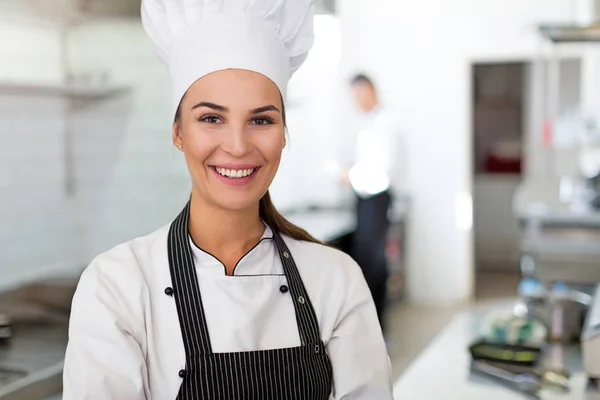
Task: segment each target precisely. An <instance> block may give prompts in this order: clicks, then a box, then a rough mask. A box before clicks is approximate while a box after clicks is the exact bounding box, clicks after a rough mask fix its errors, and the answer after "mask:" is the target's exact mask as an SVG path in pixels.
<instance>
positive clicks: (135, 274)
mask: <svg viewBox="0 0 600 400" xmlns="http://www.w3.org/2000/svg"><path fill="white" fill-rule="evenodd" d="M167 233H168V226H167V227H163V228H161V229H159V230H157V231H155V232H153V233H151V234H149V235H146V236H142V237H138V238H135V239H133V240H131V241H128V242H125V243H121V244H119V245H117V246H115V247H113V248H112V249H110V250H108V251H106V252H104V253H101V254H99V255H98V256H96V257H95V258H94V259H93V260H92V261H91V262H90V264H89V265H88V266H87V268H86V269H85V270H84V271H83V273H82V275H81V278H80V280H79V284H78V287H77V292H76V297H75V301H76V300H77V299H81V298H85V297H87V296H96V297H106V299H107V300H108V299H109V298H110V299H111V300H112V301H115V302H117V303H121V305H122V306H124V307H125V306H126V305H125V304H126V303H128V301H129V299H132V298H137V299H139V298H140V297H145V296H146V294H147V290H148V289H147V287H148V281H149V279H150V275H151V274H150V272H152V270H154V269H156V268H158V266H159V263H160V262H162V261H163V260H165V261H166V260H167V257H168V256H167ZM163 265H164V264H163ZM167 270H168V268H167Z"/></svg>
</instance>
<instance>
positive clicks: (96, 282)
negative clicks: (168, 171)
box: [64, 227, 393, 400]
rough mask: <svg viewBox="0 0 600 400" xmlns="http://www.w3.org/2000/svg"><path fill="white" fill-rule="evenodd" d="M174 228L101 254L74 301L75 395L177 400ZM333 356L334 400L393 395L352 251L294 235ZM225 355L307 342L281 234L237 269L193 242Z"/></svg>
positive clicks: (215, 338) (71, 371) (291, 243)
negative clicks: (170, 246)
mask: <svg viewBox="0 0 600 400" xmlns="http://www.w3.org/2000/svg"><path fill="white" fill-rule="evenodd" d="M167 234H168V227H164V228H162V229H160V230H159V231H157V232H155V233H153V234H151V235H149V236H146V237H141V238H138V239H135V240H133V241H131V242H128V243H125V244H122V245H119V246H117V247H116V248H114V249H112V250H110V251H108V252H107V253H104V254H102V255H100V256H98V257H97V258H96V259H94V261H93V262H92V263H91V264H90V266H89V267H88V268H87V269H86V270H85V272H84V273H83V275H82V277H81V280H80V282H79V285H78V287H77V291H76V293H75V296H74V299H73V307H72V312H71V322H70V327H69V344H68V347H67V353H66V359H65V369H64V400H75V399H76V400H84V399H102V400H108V399H118V400H125V399H127V400H134V399H135V400H137V399H148V400H149V399H154V400H166V399H175V398H176V397H177V393H178V391H179V387H180V385H181V381H182V380H181V378H180V377H179V376H178V372H179V370H181V369H183V368H184V367H185V350H184V346H183V339H182V335H181V330H180V325H179V319H178V315H177V310H176V307H175V301H174V299H173V298H172V297H170V296H167V295H166V294H165V292H164V290H165V288H167V287H169V286H171V276H170V272H169V264H168V260H167ZM284 240H285V242H286V244H287V245H288V247H289V250H290V252H291V254H292V256H293V257H294V260H295V262H296V265H297V267H298V270H299V272H300V275H301V277H302V280H303V282H304V285H305V287H306V290H307V292H308V294H309V296H310V300H311V302H312V304H313V307H314V309H315V312H316V314H317V318H318V320H319V328H320V330H321V339H322V340H323V342H324V343H325V345H326V347H327V352H328V354H329V356H330V358H331V362H332V366H333V377H334V386H335V388H334V391H333V393H332V396H331V399H340V400H341V399H344V400H354V399H364V400H379V399H381V400H391V399H393V396H392V384H391V372H390V370H391V368H390V363H389V358H388V355H387V352H386V347H385V343H384V341H383V337H382V333H381V329H380V327H379V323H378V320H377V315H376V312H375V307H374V304H373V300H372V298H371V294H370V292H369V289H368V287H367V285H366V283H365V280H364V278H363V276H362V272H361V270H360V269H359V267H358V265H357V264H356V263H355V262H354V261H353V260H352V259H351V258H350V257H349V256H347V255H346V254H344V253H342V252H340V251H337V250H335V249H332V248H328V247H325V246H322V245H318V244H314V243H309V242H303V241H297V240H293V239H291V238H289V237H285V236H284ZM192 249H193V253H194V259H195V266H196V271H197V274H198V280H199V282H200V291H201V293H202V301H203V303H204V310H205V314H206V319H207V324H208V329H209V332H210V339H211V342H212V346H213V351H214V352H215V353H224V352H240V351H254V350H267V349H272V348H283V347H296V346H300V345H301V341H300V338H299V334H298V326H297V323H296V316H295V312H294V306H293V304H292V300H291V298H290V296H289V294H288V295H285V294H283V293H281V291H280V290H279V288H280V286H281V285H283V284H286V283H287V280H286V278H285V275H284V272H283V266H282V264H281V261H280V259H279V255H278V252H277V249H276V245H275V243H274V240H273V239H272V232H271V231H270V229H269V228H266V230H265V234H264V235H263V238H262V239H261V241H260V242H259V244H258V245H257V246H256V247H255V248H254V249H252V250H251V251H250V252H249V253H248V254H246V256H244V257H243V258H242V259H241V260H240V262H239V263H238V266H237V267H236V269H235V274H234V276H227V275H226V274H225V268H224V267H223V265H222V264H221V263H220V262H219V261H218V260H217V259H216V258H214V257H213V256H211V255H209V254H207V253H205V252H203V251H202V250H200V249H198V248H197V247H196V246H194V245H192Z"/></svg>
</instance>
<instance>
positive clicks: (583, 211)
mask: <svg viewBox="0 0 600 400" xmlns="http://www.w3.org/2000/svg"><path fill="white" fill-rule="evenodd" d="M513 213H514V214H515V216H516V217H517V218H519V219H520V220H522V221H526V220H530V219H540V220H543V221H544V222H547V223H554V224H557V225H562V224H565V225H575V226H577V225H581V226H589V227H597V228H600V211H599V210H594V209H590V208H586V207H577V206H573V205H569V204H566V203H564V202H562V201H561V199H560V181H559V180H558V179H543V180H542V179H540V180H527V181H524V182H523V183H521V185H519V188H518V189H517V191H516V193H515V198H514V201H513Z"/></svg>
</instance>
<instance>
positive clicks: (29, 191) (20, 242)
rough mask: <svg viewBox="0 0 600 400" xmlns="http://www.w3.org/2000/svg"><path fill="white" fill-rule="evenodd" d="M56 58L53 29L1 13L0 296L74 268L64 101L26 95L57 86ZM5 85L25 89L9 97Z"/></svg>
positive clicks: (74, 237)
mask: <svg viewBox="0 0 600 400" xmlns="http://www.w3.org/2000/svg"><path fill="white" fill-rule="evenodd" d="M61 54H62V49H61V33H60V29H59V26H58V25H55V24H52V23H50V22H48V21H44V20H41V19H37V18H34V17H32V16H30V15H27V14H20V13H11V14H7V13H4V12H2V13H0V162H1V168H0V288H3V287H6V286H10V285H12V284H14V283H16V282H19V281H21V280H23V279H30V278H33V277H36V276H38V275H39V274H41V273H44V272H48V271H57V270H61V269H63V268H66V267H70V266H72V265H73V264H76V263H77V262H78V261H79V260H80V257H79V256H80V254H79V249H80V247H81V246H80V244H81V243H80V240H79V238H80V235H79V233H78V229H79V225H78V223H77V221H76V218H75V217H74V214H73V213H72V209H73V207H74V201H73V200H72V199H71V200H69V199H68V198H67V196H66V193H65V167H64V165H65V161H64V131H65V119H64V113H65V109H66V101H65V99H64V98H62V97H60V96H58V97H56V96H39V95H37V94H36V93H37V90H36V89H34V88H32V86H35V85H36V84H44V83H56V82H60V81H61V80H62V77H63V75H62V71H63V69H62V67H63V65H62V59H61ZM11 82H12V83H15V82H22V83H23V84H24V85H23V86H21V89H20V90H18V91H17V92H15V93H14V94H11V95H9V94H6V93H4V91H3V90H2V88H3V87H5V85H6V84H7V83H11Z"/></svg>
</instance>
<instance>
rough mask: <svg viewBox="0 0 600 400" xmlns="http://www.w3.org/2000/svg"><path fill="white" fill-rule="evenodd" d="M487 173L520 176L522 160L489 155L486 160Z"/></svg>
mask: <svg viewBox="0 0 600 400" xmlns="http://www.w3.org/2000/svg"><path fill="white" fill-rule="evenodd" d="M485 171H486V172H488V173H492V174H493V173H496V174H520V173H521V160H520V159H517V158H501V157H498V156H495V155H493V154H488V156H487V157H486V159H485Z"/></svg>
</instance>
